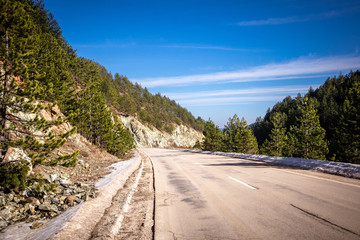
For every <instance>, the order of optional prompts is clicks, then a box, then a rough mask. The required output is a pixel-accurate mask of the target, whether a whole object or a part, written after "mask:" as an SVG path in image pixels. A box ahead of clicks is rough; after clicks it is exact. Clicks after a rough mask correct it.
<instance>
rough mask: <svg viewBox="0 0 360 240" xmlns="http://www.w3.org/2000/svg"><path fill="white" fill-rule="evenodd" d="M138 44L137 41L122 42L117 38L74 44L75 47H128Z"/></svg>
mask: <svg viewBox="0 0 360 240" xmlns="http://www.w3.org/2000/svg"><path fill="white" fill-rule="evenodd" d="M134 46H136V43H135V42H128V43H121V42H119V41H116V40H106V41H105V42H102V43H87V44H74V47H75V48H127V47H134Z"/></svg>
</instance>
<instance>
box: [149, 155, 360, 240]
mask: <svg viewBox="0 0 360 240" xmlns="http://www.w3.org/2000/svg"><path fill="white" fill-rule="evenodd" d="M142 151H143V152H145V153H146V154H147V155H148V156H150V157H151V159H152V162H153V164H154V173H155V239H166V240H167V239H360V181H359V180H354V179H346V178H343V177H339V176H333V175H329V174H322V173H315V172H311V171H304V170H296V169H289V168H280V167H276V166H269V165H267V164H266V163H261V162H255V161H249V160H243V159H234V158H229V157H223V156H213V155H204V154H196V153H189V152H183V151H179V150H166V149H142Z"/></svg>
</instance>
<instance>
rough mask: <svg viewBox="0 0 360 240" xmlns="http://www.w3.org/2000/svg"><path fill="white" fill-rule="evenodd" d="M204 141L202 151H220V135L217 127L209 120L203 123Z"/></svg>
mask: <svg viewBox="0 0 360 240" xmlns="http://www.w3.org/2000/svg"><path fill="white" fill-rule="evenodd" d="M203 134H204V136H205V137H204V140H203V146H202V150H204V151H221V149H222V134H221V131H220V129H219V127H218V126H216V125H215V124H214V123H213V122H212V121H211V120H210V119H209V120H208V121H207V122H206V123H205V127H204V132H203Z"/></svg>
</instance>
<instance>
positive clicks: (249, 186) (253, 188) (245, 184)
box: [228, 176, 256, 190]
mask: <svg viewBox="0 0 360 240" xmlns="http://www.w3.org/2000/svg"><path fill="white" fill-rule="evenodd" d="M228 177H229V178H230V179H231V180H234V181H235V182H238V183H241V184H242V185H244V186H245V187H248V188H250V189H252V190H256V188H255V187H253V186H251V185H249V184H247V183H244V182H243V181H240V180H238V179H236V178H233V177H230V176H228Z"/></svg>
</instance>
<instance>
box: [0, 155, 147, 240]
mask: <svg viewBox="0 0 360 240" xmlns="http://www.w3.org/2000/svg"><path fill="white" fill-rule="evenodd" d="M140 162H141V157H140V156H139V154H138V153H136V154H135V156H134V157H133V158H131V159H129V160H127V161H121V162H117V163H114V164H112V165H110V166H109V167H108V168H109V169H110V171H111V172H110V173H109V174H108V175H106V176H104V177H103V178H101V179H100V180H99V181H98V182H96V183H95V187H96V189H98V190H99V194H98V196H97V197H96V198H94V199H91V200H89V201H87V202H83V203H81V204H79V205H76V206H74V207H72V208H69V209H68V210H66V211H65V212H63V213H62V214H60V215H58V216H56V217H55V218H53V219H50V220H49V221H46V222H44V225H46V226H45V227H42V228H39V229H34V230H32V229H30V227H31V225H32V224H33V223H19V224H14V225H11V226H9V227H7V228H6V229H5V230H4V231H3V232H2V233H1V235H0V238H1V239H3V240H12V239H17V240H21V239H24V240H25V239H26V240H43V239H51V238H53V237H54V236H55V238H56V237H57V236H56V234H58V233H60V232H61V231H62V230H64V229H65V228H66V227H67V225H68V223H70V222H71V221H73V220H74V219H75V218H78V219H79V218H80V219H81V217H82V215H86V214H90V215H91V214H93V216H91V217H90V218H87V220H88V221H87V222H86V223H85V222H79V221H76V222H74V223H72V224H73V225H75V224H76V225H77V226H78V227H79V228H80V229H85V228H86V227H87V226H89V225H91V224H90V222H92V225H94V224H96V220H97V218H99V216H100V217H101V216H102V214H103V211H105V209H106V208H107V207H108V205H109V204H111V199H112V197H113V196H114V195H115V194H116V193H117V191H118V190H119V189H120V188H121V187H122V186H123V184H124V183H125V181H126V179H127V178H128V176H130V175H131V173H132V172H133V171H134V170H136V169H137V167H138V165H139V164H140ZM75 220H76V219H75ZM85 226H86V227H85ZM74 227H75V226H74ZM92 227H93V226H92ZM79 232H81V231H79ZM68 237H69V236H66V237H65V238H63V239H71V238H68ZM73 239H75V238H73Z"/></svg>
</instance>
